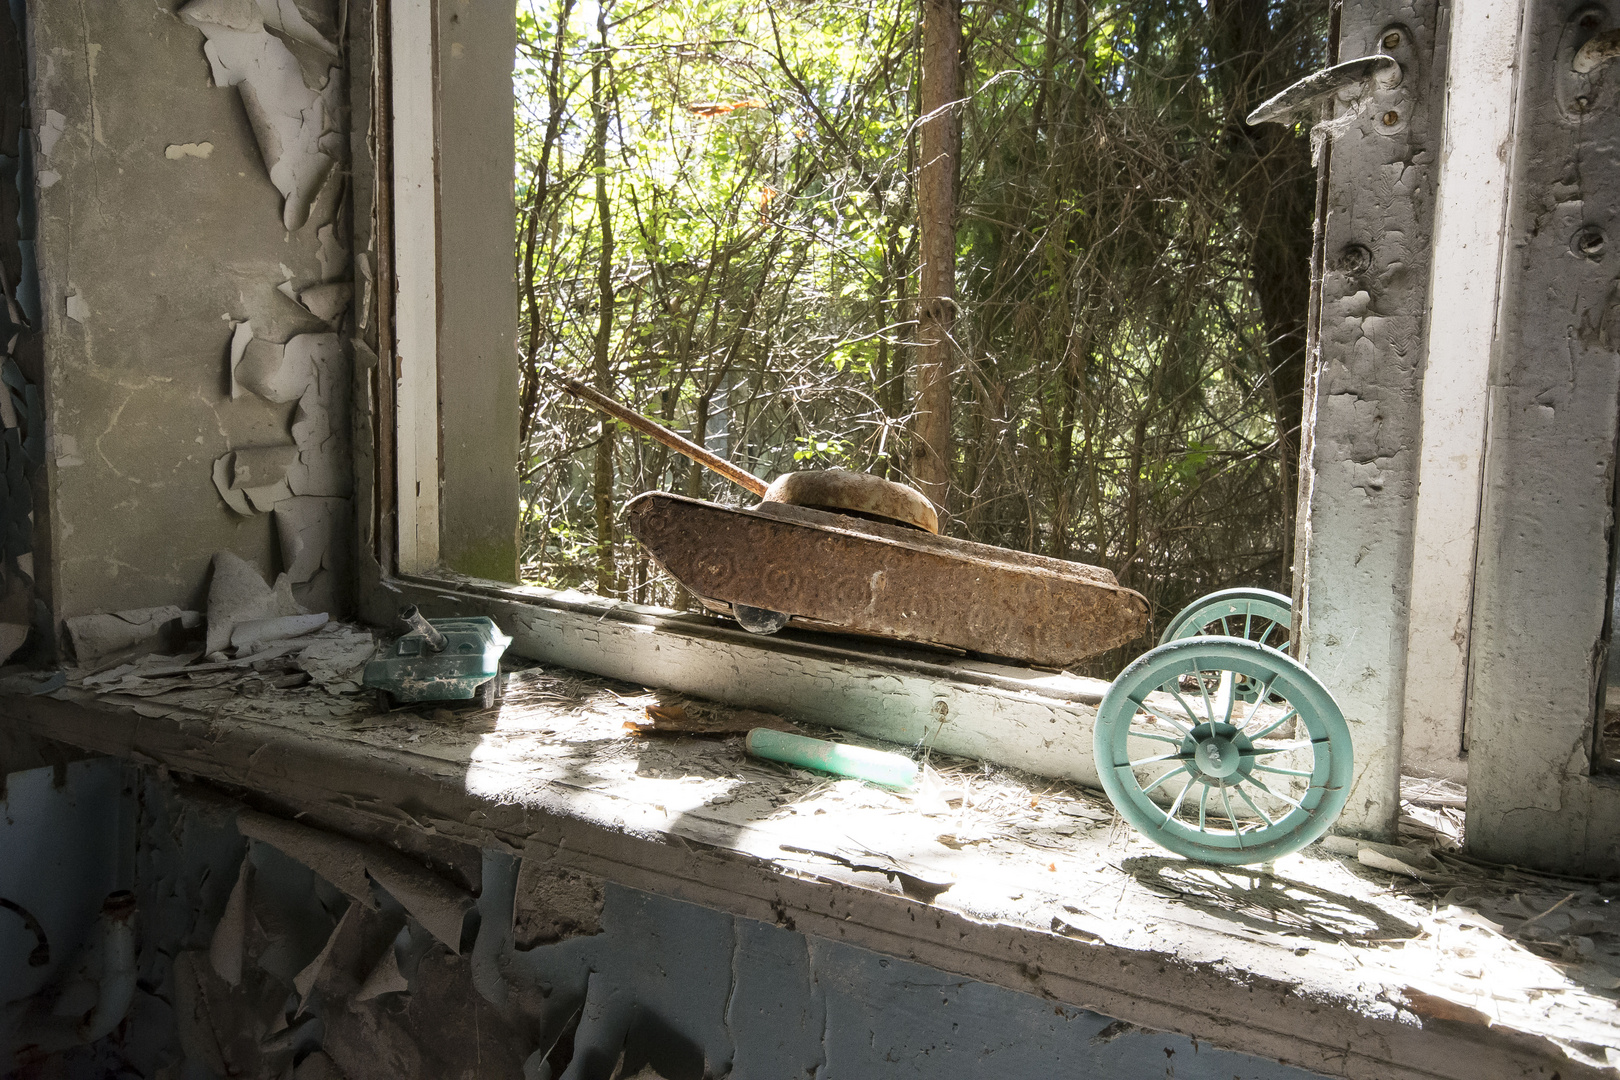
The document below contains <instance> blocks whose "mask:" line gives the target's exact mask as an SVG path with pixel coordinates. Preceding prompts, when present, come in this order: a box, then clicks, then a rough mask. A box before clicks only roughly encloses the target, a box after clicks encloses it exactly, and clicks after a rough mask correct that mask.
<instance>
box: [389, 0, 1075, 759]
mask: <svg viewBox="0 0 1620 1080" xmlns="http://www.w3.org/2000/svg"><path fill="white" fill-rule="evenodd" d="M386 19H387V23H386V25H384V26H380V27H378V28H377V30H378V31H380V33H379V40H382V41H384V42H386V43H387V45H388V47H387V48H384V49H381V50H379V55H378V86H379V88H380V93H381V95H382V100H384V101H386V102H388V108H387V109H386V110H382V109H379V110H378V112H379V115H378V116H376V117H373V122H374V124H376V128H377V130H378V132H379V135H380V137H379V139H378V140H377V141H378V145H379V152H378V158H377V162H376V168H377V173H378V175H379V176H380V177H383V178H385V180H386V182H385V183H382V184H381V185H379V187H378V192H379V198H378V207H379V213H378V215H377V216H378V232H377V239H378V243H377V245H376V248H377V251H378V269H377V274H376V277H377V281H378V288H379V296H382V297H387V296H388V295H390V293H392V294H393V295H394V296H395V298H396V299H395V302H394V303H393V304H392V305H388V304H386V303H382V304H379V312H378V313H379V319H378V322H379V324H380V328H381V331H380V332H381V338H380V341H381V342H387V341H389V340H390V338H391V339H392V341H393V342H394V349H393V350H392V351H393V354H394V356H395V357H397V360H393V361H390V360H388V359H385V360H384V361H383V362H382V363H381V364H380V366H379V369H378V377H377V379H376V383H375V386H374V393H373V395H372V398H373V400H374V402H375V409H376V412H375V414H374V415H375V427H376V429H377V434H378V438H377V445H378V453H377V458H376V462H375V470H374V473H373V476H372V478H371V479H372V483H373V485H374V487H373V490H374V497H375V500H376V504H377V506H376V512H375V514H374V515H373V521H374V522H375V523H376V526H375V536H374V537H373V541H374V550H373V553H374V555H375V556H376V558H377V564H376V568H375V570H374V573H376V574H377V575H378V576H379V577H380V579H381V580H380V584H378V585H377V586H375V587H372V588H370V589H368V590H366V593H365V596H364V598H363V602H364V605H365V608H366V612H367V614H368V616H369V617H371V618H373V619H376V620H378V621H380V622H387V621H389V620H390V619H391V618H392V616H393V612H394V611H395V610H396V609H397V607H398V606H399V605H400V604H402V603H406V602H417V603H419V604H421V605H422V606H423V608H424V610H425V611H427V612H428V613H430V614H439V613H443V614H448V613H450V612H451V611H456V612H466V611H468V610H471V609H472V608H473V607H475V606H476V607H477V608H479V609H480V610H485V611H488V612H489V613H491V614H494V615H495V616H496V617H497V618H498V619H499V620H500V622H501V624H502V626H503V628H504V629H506V630H507V631H508V632H509V633H511V634H512V635H513V636H514V638H515V642H514V645H513V648H514V649H515V650H517V651H519V652H521V653H523V654H525V655H529V656H532V657H535V658H537V659H540V660H542V661H544V662H551V663H558V664H563V665H566V666H569V667H573V668H577V669H580V670H584V671H592V672H596V673H599V674H605V675H610V676H614V677H618V678H623V679H627V680H631V681H636V682H640V683H643V684H646V685H650V686H662V687H669V688H671V689H676V690H680V691H683V692H687V693H693V694H698V695H701V696H705V697H709V698H712V699H715V700H720V701H728V702H732V703H736V704H740V705H745V706H749V707H754V708H765V709H771V710H775V711H778V712H783V713H788V714H791V715H796V716H800V717H803V718H805V719H807V720H811V721H815V722H819V723H825V724H828V725H830V726H834V727H839V728H844V729H848V730H854V731H859V732H862V733H865V734H870V735H874V736H878V737H882V738H886V739H890V740H893V741H897V742H901V743H911V744H915V745H923V744H926V745H929V746H931V747H933V748H935V749H938V750H940V751H941V752H946V753H955V754H962V755H966V756H973V757H979V758H984V759H987V760H993V761H998V762H1001V763H1004V764H1008V765H1013V766H1016V767H1019V768H1024V769H1028V770H1030V771H1034V772H1039V773H1042V774H1045V775H1051V776H1058V777H1063V778H1068V779H1073V780H1077V781H1080V782H1083V783H1090V784H1092V785H1095V784H1096V783H1097V781H1096V775H1095V770H1094V768H1093V766H1092V763H1091V717H1092V715H1093V709H1094V706H1095V704H1096V702H1097V701H1098V700H1099V699H1100V697H1101V693H1102V690H1103V689H1104V685H1103V684H1101V683H1098V682H1096V681H1095V680H1090V679H1078V678H1070V677H1065V676H1061V675H1052V674H1048V673H1044V672H1039V671H1030V670H1022V669H1017V668H1010V667H1006V666H1002V665H995V664H987V663H974V662H967V661H951V660H949V659H947V658H943V657H939V656H922V655H918V654H917V653H916V652H914V651H908V650H906V649H903V648H897V647H892V646H885V645H882V644H877V645H873V646H870V647H864V648H858V649H857V648H852V647H850V646H849V645H848V644H847V643H846V642H844V641H842V640H841V639H838V638H827V639H825V640H785V639H779V638H769V639H761V638H756V637H753V636H752V635H749V634H746V633H745V632H743V631H741V630H740V629H736V628H733V627H729V626H728V625H719V624H717V623H716V622H715V621H713V620H710V619H706V618H701V617H697V616H691V615H685V616H682V615H672V614H670V613H669V612H667V611H665V610H662V609H655V608H647V607H642V606H639V605H635V604H630V603H625V602H620V601H613V600H608V599H604V598H600V597H592V596H584V595H581V594H577V593H557V592H552V591H549V590H544V589H538V588H532V587H521V586H515V585H512V584H510V582H511V581H512V578H513V571H514V570H515V562H516V557H515V530H516V514H517V495H516V479H515V469H514V468H513V462H514V458H515V453H516V450H515V448H516V439H517V432H516V415H515V413H516V410H515V409H512V408H511V407H510V406H509V405H508V404H507V403H511V402H514V401H515V400H516V394H517V387H516V377H515V365H514V364H513V363H512V356H513V334H514V330H515V324H516V314H517V300H516V295H515V293H516V288H515V284H514V274H513V260H512V256H511V251H512V225H513V220H514V212H513V202H512V161H513V157H512V146H513V132H512V125H511V121H510V116H511V112H510V110H511V102H512V89H511V75H510V72H511V58H512V55H513V22H512V11H511V9H509V8H508V9H506V10H504V11H503V10H501V9H500V8H499V7H498V6H496V5H482V4H461V3H455V4H452V3H441V4H438V5H434V4H433V3H432V2H431V0H395V2H394V3H392V4H391V5H390V7H389V9H388V12H387V15H386ZM359 168H360V166H359V165H357V171H358V169H359ZM364 182H365V179H364V178H363V177H361V176H359V175H357V183H364ZM390 219H391V222H390ZM361 246H364V244H363V242H362V245H361ZM389 353H390V350H389V349H388V348H387V347H386V345H381V346H380V347H379V354H380V355H382V356H384V357H388V356H389ZM396 363H397V369H395V368H394V365H395V364H396ZM390 421H391V422H390ZM436 475H437V478H438V481H439V482H438V483H434V478H435V476H436ZM362 487H364V485H362ZM396 545H397V546H396Z"/></svg>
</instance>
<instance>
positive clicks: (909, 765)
mask: <svg viewBox="0 0 1620 1080" xmlns="http://www.w3.org/2000/svg"><path fill="white" fill-rule="evenodd" d="M746 746H747V748H748V752H749V753H750V754H752V755H754V756H755V757H758V758H765V759H767V760H769V761H781V762H784V763H786V764H788V765H798V766H800V767H801V768H805V769H815V770H816V771H817V772H824V773H832V774H833V775H834V776H848V777H853V778H854V779H856V780H866V781H869V782H871V783H873V784H881V785H883V786H884V787H890V788H909V787H914V786H915V785H916V783H917V763H916V762H914V761H912V760H911V759H910V758H908V757H906V756H905V755H904V754H890V753H887V752H885V751H882V750H871V749H868V748H867V747H864V746H848V745H846V744H844V743H835V742H828V741H827V740H826V739H812V738H810V737H809V736H807V735H791V734H789V733H788V732H785V731H772V730H771V729H770V728H755V729H754V730H752V731H750V732H749V733H748V739H747V741H746Z"/></svg>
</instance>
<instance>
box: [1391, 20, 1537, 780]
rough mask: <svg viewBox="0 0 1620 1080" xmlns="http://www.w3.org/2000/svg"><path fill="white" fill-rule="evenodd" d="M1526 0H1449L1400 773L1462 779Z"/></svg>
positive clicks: (1464, 766) (1464, 767)
mask: <svg viewBox="0 0 1620 1080" xmlns="http://www.w3.org/2000/svg"><path fill="white" fill-rule="evenodd" d="M1522 15H1523V0H1457V3H1456V5H1455V6H1454V8H1453V14H1452V34H1451V49H1450V57H1451V60H1450V64H1451V68H1450V71H1449V73H1448V77H1447V84H1446V85H1447V91H1446V92H1447V101H1446V108H1445V115H1446V130H1445V139H1444V150H1443V156H1442V159H1441V163H1440V182H1439V197H1438V198H1439V201H1438V207H1437V211H1436V218H1437V221H1436V225H1435V238H1434V264H1433V277H1432V280H1431V286H1430V290H1429V296H1430V309H1429V357H1428V366H1427V368H1426V370H1425V371H1424V375H1423V429H1422V430H1423V442H1422V450H1421V456H1420V460H1419V466H1418V469H1419V471H1418V499H1417V508H1416V520H1415V522H1414V530H1415V531H1414V538H1413V550H1412V607H1411V615H1410V619H1409V622H1408V629H1407V678H1406V687H1405V709H1404V715H1405V719H1404V722H1403V728H1402V753H1401V756H1402V763H1403V767H1405V768H1407V769H1417V770H1419V771H1422V772H1428V773H1435V774H1439V775H1446V776H1454V777H1458V776H1461V775H1463V774H1464V772H1465V769H1466V764H1465V762H1464V761H1463V759H1462V756H1461V755H1462V746H1463V702H1464V696H1465V692H1466V685H1465V683H1466V674H1467V668H1468V633H1469V618H1470V613H1471V609H1472V600H1473V580H1474V550H1475V538H1476V536H1477V534H1478V526H1479V505H1480V467H1481V462H1482V458H1483V452H1484V446H1485V416H1486V402H1487V396H1488V392H1489V386H1488V382H1489V373H1490V362H1491V350H1492V344H1493V341H1494V339H1495V329H1496V320H1497V315H1496V312H1497V281H1498V278H1499V269H1500V265H1501V260H1502V253H1503V252H1502V237H1503V228H1504V219H1505V215H1506V205H1507V188H1508V183H1509V175H1510V174H1509V169H1510V167H1511V164H1512V162H1511V155H1510V154H1509V153H1508V152H1507V149H1506V148H1507V147H1509V146H1511V145H1512V143H1511V140H1512V135H1513V115H1514V100H1515V98H1516V95H1517V70H1518V66H1517V64H1516V63H1515V61H1516V60H1517V57H1518V48H1519V26H1520V22H1521V18H1522Z"/></svg>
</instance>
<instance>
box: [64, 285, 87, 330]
mask: <svg viewBox="0 0 1620 1080" xmlns="http://www.w3.org/2000/svg"><path fill="white" fill-rule="evenodd" d="M66 309H67V317H68V318H70V319H72V320H73V321H74V322H76V323H83V322H84V321H85V320H87V319H89V318H90V305H89V304H87V303H85V301H84V297H82V296H80V295H79V294H78V293H77V292H70V293H68V294H67V304H66Z"/></svg>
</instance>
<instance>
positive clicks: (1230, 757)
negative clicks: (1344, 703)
mask: <svg viewBox="0 0 1620 1080" xmlns="http://www.w3.org/2000/svg"><path fill="white" fill-rule="evenodd" d="M1094 748H1095V751H1096V760H1097V774H1098V777H1099V778H1100V779H1101V780H1102V785H1103V790H1105V791H1106V792H1107V793H1108V797H1109V798H1110V799H1111V800H1113V803H1114V806H1115V807H1116V808H1117V809H1118V810H1119V812H1120V813H1121V814H1122V815H1123V816H1124V817H1125V819H1126V820H1127V821H1129V822H1130V823H1131V824H1132V825H1134V826H1136V828H1137V829H1139V830H1141V832H1142V833H1143V834H1144V835H1146V836H1148V837H1149V838H1150V839H1152V840H1154V841H1155V842H1157V843H1159V844H1161V845H1162V846H1164V847H1166V848H1169V849H1170V850H1171V851H1173V852H1175V853H1176V854H1178V855H1185V856H1187V857H1188V858H1190V859H1198V860H1200V861H1203V862H1210V863H1221V864H1227V865H1241V864H1244V863H1259V862H1269V861H1271V860H1272V859H1276V858H1278V857H1280V856H1282V855H1286V854H1288V853H1289V852H1293V851H1298V850H1299V849H1300V848H1302V847H1304V846H1305V845H1307V844H1309V843H1311V842H1312V841H1314V840H1316V839H1318V838H1319V837H1321V835H1322V834H1323V833H1325V832H1327V830H1328V827H1329V826H1330V825H1332V824H1333V821H1334V819H1335V818H1337V817H1338V816H1339V812H1340V811H1341V810H1343V809H1344V804H1345V799H1346V798H1347V797H1348V796H1349V791H1350V765H1351V751H1350V729H1349V727H1348V725H1346V724H1345V722H1344V714H1343V713H1342V712H1341V711H1340V710H1339V706H1338V704H1337V703H1336V702H1335V701H1334V700H1333V695H1332V694H1330V693H1329V692H1328V690H1327V688H1326V687H1324V686H1323V685H1322V684H1321V683H1320V682H1318V681H1317V679H1316V677H1315V676H1313V675H1312V674H1311V673H1310V672H1309V671H1308V670H1306V669H1305V666H1304V665H1303V664H1301V663H1299V661H1297V660H1295V659H1293V658H1292V657H1290V656H1288V655H1287V654H1285V653H1281V652H1278V651H1277V650H1276V649H1272V648H1268V647H1267V646H1264V645H1261V644H1259V643H1258V642H1255V641H1249V640H1246V639H1243V638H1230V637H1192V638H1183V639H1181V640H1179V641H1172V642H1170V643H1168V644H1165V645H1160V646H1159V647H1158V648H1156V649H1153V650H1152V651H1150V652H1147V653H1144V654H1143V655H1142V656H1140V657H1138V658H1137V659H1136V661H1135V662H1134V663H1132V664H1131V665H1130V666H1129V667H1127V668H1126V669H1125V670H1124V671H1122V672H1120V675H1119V677H1118V678H1117V679H1115V680H1114V682H1113V685H1111V686H1110V687H1109V688H1108V693H1107V694H1105V695H1104V696H1103V700H1102V704H1101V705H1099V706H1098V707H1097V726H1096V731H1095V735H1094Z"/></svg>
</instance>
